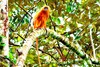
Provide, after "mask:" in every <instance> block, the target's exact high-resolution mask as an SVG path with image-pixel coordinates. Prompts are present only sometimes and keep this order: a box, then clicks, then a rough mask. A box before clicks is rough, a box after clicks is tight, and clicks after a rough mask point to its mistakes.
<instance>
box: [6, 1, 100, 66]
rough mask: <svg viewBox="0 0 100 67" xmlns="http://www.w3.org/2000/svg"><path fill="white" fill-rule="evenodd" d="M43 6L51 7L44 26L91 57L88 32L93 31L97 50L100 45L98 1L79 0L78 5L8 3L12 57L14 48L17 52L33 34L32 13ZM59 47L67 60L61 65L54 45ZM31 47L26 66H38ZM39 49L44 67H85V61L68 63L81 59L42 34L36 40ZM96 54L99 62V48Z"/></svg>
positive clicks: (70, 2) (29, 2)
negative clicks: (75, 66) (74, 66)
mask: <svg viewBox="0 0 100 67" xmlns="http://www.w3.org/2000/svg"><path fill="white" fill-rule="evenodd" d="M45 4H48V5H49V6H50V8H51V12H50V18H49V19H48V21H47V27H48V28H50V29H52V30H55V32H57V33H59V34H61V35H63V36H65V37H66V38H68V39H69V40H70V41H71V42H72V43H75V45H80V46H81V47H82V50H83V51H84V52H86V54H88V55H89V57H90V58H93V53H92V52H93V49H92V46H91V40H90V29H92V37H93V43H94V47H95V49H96V48H97V47H98V46H99V44H100V1H99V0H88V1H87V0H80V2H79V1H78V0H16V1H14V0H9V2H8V5H9V7H8V8H9V14H8V16H9V28H10V34H9V36H10V38H9V39H10V42H11V44H10V45H13V46H10V48H12V51H13V53H12V55H16V56H17V55H18V54H17V53H16V50H15V49H20V47H21V46H22V45H23V42H24V40H25V38H26V37H27V36H28V35H29V34H30V33H31V32H32V29H30V28H31V27H30V24H31V19H32V18H31V16H32V14H35V13H36V12H37V11H38V10H39V9H40V8H41V7H42V6H43V5H45ZM25 11H26V12H25ZM27 12H28V13H27ZM30 15H31V16H30ZM33 35H34V34H33ZM59 45H60V48H61V51H62V53H63V54H64V55H65V56H66V57H67V60H66V61H64V62H61V58H60V55H59V53H58V52H57V50H56V49H55V48H54V46H56V47H57V48H59ZM15 46H19V47H16V48H15ZM34 46H35V43H33V46H32V47H31V49H30V51H29V53H28V56H27V59H26V62H25V66H30V67H31V66H38V60H37V54H36V49H35V47H34ZM75 48H76V47H75ZM39 49H41V51H40V52H41V54H40V59H41V62H43V63H42V66H43V67H57V66H73V65H77V66H83V67H86V66H88V63H87V62H86V61H85V60H82V61H78V62H79V63H77V62H72V61H71V60H73V61H75V60H76V59H80V57H79V56H78V55H76V53H74V52H73V51H70V49H69V48H68V47H66V46H64V45H63V44H62V43H61V42H59V41H57V40H54V39H53V38H52V37H50V36H48V37H47V36H46V35H45V36H41V37H40V38H39ZM80 49H81V48H80ZM77 50H78V49H77ZM95 51H96V57H97V59H98V60H100V48H98V49H97V50H95ZM53 57H54V58H55V59H54V58H53ZM11 59H13V58H11ZM16 59H17V58H16ZM80 60H81V59H80ZM64 63H67V64H64ZM68 63H69V64H68ZM92 66H95V65H92ZM96 66H97V65H96Z"/></svg>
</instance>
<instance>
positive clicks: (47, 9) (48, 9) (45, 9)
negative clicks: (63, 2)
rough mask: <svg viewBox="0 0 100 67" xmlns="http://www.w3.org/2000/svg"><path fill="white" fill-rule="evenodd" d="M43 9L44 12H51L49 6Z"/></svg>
mask: <svg viewBox="0 0 100 67" xmlns="http://www.w3.org/2000/svg"><path fill="white" fill-rule="evenodd" d="M42 9H43V11H50V7H49V6H44V7H43V8H42Z"/></svg>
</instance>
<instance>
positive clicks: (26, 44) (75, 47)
mask: <svg viewBox="0 0 100 67" xmlns="http://www.w3.org/2000/svg"><path fill="white" fill-rule="evenodd" d="M46 32H47V34H48V36H51V37H53V38H54V39H57V40H58V41H60V42H62V43H63V44H64V45H65V46H67V47H68V48H69V49H70V50H72V51H73V52H75V53H76V54H77V55H78V56H80V57H81V58H82V59H84V60H86V61H87V62H88V64H90V65H91V63H93V64H100V62H96V61H92V60H91V59H90V58H89V56H88V55H87V54H86V53H85V52H83V51H82V49H81V46H79V45H77V44H74V43H71V42H70V41H69V40H68V39H67V38H65V37H64V36H62V35H60V34H58V33H56V32H55V31H53V30H50V29H47V31H45V30H44V29H39V30H36V31H35V32H33V33H31V34H30V35H29V36H28V37H27V38H26V40H25V42H24V44H23V47H22V48H21V50H22V55H20V56H19V57H18V59H17V63H16V67H23V65H24V61H25V60H26V57H27V54H28V51H29V49H30V47H31V46H32V43H33V42H34V41H35V39H36V37H39V36H41V35H45V34H46Z"/></svg>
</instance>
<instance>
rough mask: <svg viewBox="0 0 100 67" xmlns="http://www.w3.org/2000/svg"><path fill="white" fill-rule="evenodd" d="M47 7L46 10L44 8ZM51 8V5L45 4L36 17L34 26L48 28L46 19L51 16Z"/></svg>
mask: <svg viewBox="0 0 100 67" xmlns="http://www.w3.org/2000/svg"><path fill="white" fill-rule="evenodd" d="M45 7H46V8H47V9H46V10H45V9H44V8H45ZM49 12H50V8H49V6H44V7H42V8H41V10H40V11H39V12H38V13H37V14H36V15H35V17H34V28H35V29H38V28H46V21H47V19H48V18H49Z"/></svg>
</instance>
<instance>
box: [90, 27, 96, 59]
mask: <svg viewBox="0 0 100 67" xmlns="http://www.w3.org/2000/svg"><path fill="white" fill-rule="evenodd" d="M90 40H91V45H92V49H93V57H94V59H95V60H96V54H95V48H94V43H93V38H92V28H90Z"/></svg>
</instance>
